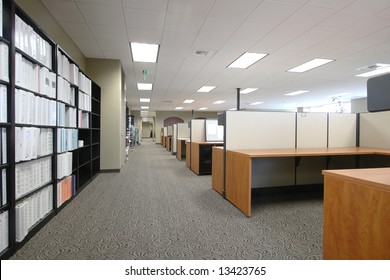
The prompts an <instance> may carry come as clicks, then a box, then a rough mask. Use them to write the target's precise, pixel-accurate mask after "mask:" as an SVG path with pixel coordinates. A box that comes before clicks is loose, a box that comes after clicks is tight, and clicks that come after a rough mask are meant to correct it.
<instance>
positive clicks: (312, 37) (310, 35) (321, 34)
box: [293, 28, 335, 46]
mask: <svg viewBox="0 0 390 280" xmlns="http://www.w3.org/2000/svg"><path fill="white" fill-rule="evenodd" d="M334 35H335V33H333V32H327V31H322V30H318V29H315V28H314V29H310V30H309V31H307V32H305V33H303V34H301V35H300V36H298V37H297V38H295V39H294V40H293V43H302V44H308V45H309V44H310V45H313V46H314V45H316V44H318V43H320V42H323V41H325V40H326V39H328V38H331V37H332V36H334Z"/></svg>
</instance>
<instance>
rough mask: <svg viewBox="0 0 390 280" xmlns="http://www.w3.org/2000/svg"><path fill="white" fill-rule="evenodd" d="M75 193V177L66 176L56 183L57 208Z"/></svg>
mask: <svg viewBox="0 0 390 280" xmlns="http://www.w3.org/2000/svg"><path fill="white" fill-rule="evenodd" d="M75 194H76V177H75V176H74V175H71V176H68V177H66V178H65V179H63V180H61V181H60V182H58V184H57V208H59V207H61V205H62V204H64V203H65V202H66V201H67V200H69V199H70V198H72V197H73V196H74V195H75Z"/></svg>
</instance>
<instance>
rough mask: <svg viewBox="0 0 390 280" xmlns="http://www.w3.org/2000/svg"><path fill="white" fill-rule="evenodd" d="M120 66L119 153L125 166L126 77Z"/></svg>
mask: <svg viewBox="0 0 390 280" xmlns="http://www.w3.org/2000/svg"><path fill="white" fill-rule="evenodd" d="M119 64H120V65H121V66H120V67H121V77H120V78H121V105H120V106H121V131H120V141H121V148H120V151H119V153H120V155H121V166H123V165H124V164H125V163H126V153H125V152H124V151H125V150H126V75H125V72H124V71H123V69H122V64H121V62H120V61H119ZM121 151H123V152H121Z"/></svg>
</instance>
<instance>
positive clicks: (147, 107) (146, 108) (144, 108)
mask: <svg viewBox="0 0 390 280" xmlns="http://www.w3.org/2000/svg"><path fill="white" fill-rule="evenodd" d="M141 109H142V110H149V106H141Z"/></svg>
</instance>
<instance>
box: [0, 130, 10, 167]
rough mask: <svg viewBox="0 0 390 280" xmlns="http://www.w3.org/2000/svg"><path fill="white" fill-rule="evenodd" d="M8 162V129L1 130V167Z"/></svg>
mask: <svg viewBox="0 0 390 280" xmlns="http://www.w3.org/2000/svg"><path fill="white" fill-rule="evenodd" d="M7 162H8V161H7V128H5V127H1V128H0V165H1V164H6V163H7Z"/></svg>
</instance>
